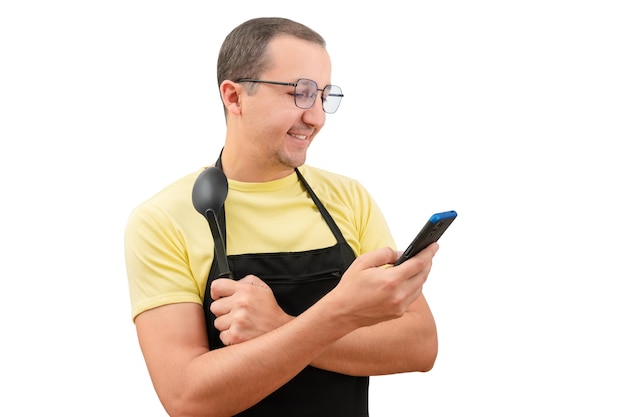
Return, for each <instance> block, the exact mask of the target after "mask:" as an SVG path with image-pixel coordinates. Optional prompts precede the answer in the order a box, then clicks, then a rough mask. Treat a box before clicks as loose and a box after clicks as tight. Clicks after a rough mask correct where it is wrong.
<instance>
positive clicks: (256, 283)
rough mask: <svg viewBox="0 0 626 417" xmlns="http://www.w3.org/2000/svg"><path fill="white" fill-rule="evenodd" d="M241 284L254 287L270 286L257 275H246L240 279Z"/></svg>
mask: <svg viewBox="0 0 626 417" xmlns="http://www.w3.org/2000/svg"><path fill="white" fill-rule="evenodd" d="M239 282H241V283H243V284H249V285H252V286H253V287H261V288H269V287H268V285H267V284H266V283H265V282H263V280H261V279H260V278H259V277H257V276H255V275H246V276H245V277H243V278H242V279H240V280H239Z"/></svg>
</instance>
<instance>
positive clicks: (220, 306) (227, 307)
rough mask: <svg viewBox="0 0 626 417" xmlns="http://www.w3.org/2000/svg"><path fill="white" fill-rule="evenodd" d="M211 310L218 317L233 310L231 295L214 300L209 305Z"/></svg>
mask: <svg viewBox="0 0 626 417" xmlns="http://www.w3.org/2000/svg"><path fill="white" fill-rule="evenodd" d="M209 310H211V313H213V314H215V316H216V317H220V316H223V315H225V314H228V313H230V311H231V310H232V302H231V299H230V298H229V297H222V298H219V299H217V300H214V301H213V302H212V303H211V305H210V306H209Z"/></svg>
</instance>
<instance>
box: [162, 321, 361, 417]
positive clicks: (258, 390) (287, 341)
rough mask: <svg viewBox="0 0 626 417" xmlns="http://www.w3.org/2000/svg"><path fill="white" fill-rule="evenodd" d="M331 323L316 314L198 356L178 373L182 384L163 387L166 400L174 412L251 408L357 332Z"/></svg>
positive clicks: (188, 413) (227, 413) (226, 412)
mask: <svg viewBox="0 0 626 417" xmlns="http://www.w3.org/2000/svg"><path fill="white" fill-rule="evenodd" d="M328 319H329V317H327V315H326V314H325V312H324V311H323V310H322V309H311V310H310V311H307V312H306V313H304V314H302V315H301V316H299V317H298V318H296V319H294V320H291V321H290V322H289V323H287V324H285V325H284V326H281V327H279V328H277V329H275V330H273V331H271V332H268V333H266V334H264V335H262V336H260V337H257V338H255V339H253V340H250V341H248V342H246V343H241V344H235V345H232V346H227V347H225V348H222V349H217V350H212V351H208V352H205V353H202V354H200V355H197V356H196V357H194V358H193V359H192V360H190V361H188V362H187V364H186V365H185V366H184V367H183V369H184V371H183V372H177V376H178V379H177V381H172V382H169V383H167V382H165V381H162V384H164V385H161V384H158V385H159V386H161V387H165V386H167V387H169V388H167V389H166V390H165V391H163V393H164V395H165V396H166V397H167V398H163V397H162V396H161V395H160V397H162V401H163V400H165V401H163V402H164V405H166V408H167V410H168V413H169V414H170V415H173V416H177V415H185V416H191V415H198V416H200V415H203V416H209V415H211V416H230V415H233V414H236V413H237V412H240V411H242V410H243V409H247V408H249V407H250V406H252V405H254V404H255V403H256V402H258V401H260V400H261V399H263V398H265V397H266V396H267V395H269V394H270V393H272V392H273V391H275V390H276V389H277V388H279V387H280V386H282V385H283V384H285V383H286V382H287V381H289V380H290V379H291V378H293V377H294V376H295V375H296V374H297V373H298V372H300V371H301V370H302V369H303V368H304V367H306V366H307V365H308V364H309V363H311V361H312V360H313V359H314V358H315V357H316V356H318V355H319V354H320V353H321V352H322V351H323V350H324V349H325V348H327V347H328V346H329V345H331V344H332V343H333V342H335V341H336V340H338V339H339V338H341V337H342V336H343V335H344V334H346V333H348V332H349V331H352V330H353V328H351V327H350V325H349V324H348V325H346V326H344V325H339V326H336V325H330V324H329V323H332V322H333V320H328ZM279 352H280V353H279ZM176 368H178V369H179V370H180V369H181V367H176ZM162 376H164V377H165V378H168V376H167V375H162ZM165 384H167V385H165ZM165 393H167V394H165Z"/></svg>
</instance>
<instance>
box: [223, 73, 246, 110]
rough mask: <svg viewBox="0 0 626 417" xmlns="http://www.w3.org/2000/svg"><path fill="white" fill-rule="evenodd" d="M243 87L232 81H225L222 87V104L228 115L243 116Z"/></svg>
mask: <svg viewBox="0 0 626 417" xmlns="http://www.w3.org/2000/svg"><path fill="white" fill-rule="evenodd" d="M242 91H243V87H242V86H241V85H240V84H237V83H234V82H232V81H231V80H224V81H223V82H222V85H220V94H221V96H222V103H224V107H225V108H226V111H227V112H228V113H233V114H236V115H239V114H241V92H242Z"/></svg>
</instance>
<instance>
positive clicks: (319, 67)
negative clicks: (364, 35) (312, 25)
mask: <svg viewBox="0 0 626 417" xmlns="http://www.w3.org/2000/svg"><path fill="white" fill-rule="evenodd" d="M268 52H269V54H270V57H271V63H272V66H271V68H270V69H269V70H268V71H266V72H265V73H264V74H262V75H261V76H259V79H261V80H268V81H279V82H289V83H295V82H297V80H298V79H300V78H308V79H311V80H313V81H315V82H316V83H317V85H318V88H320V89H322V88H324V87H325V86H326V85H327V84H330V73H331V63H330V57H329V56H328V53H327V51H326V50H325V49H324V48H323V47H321V46H320V45H317V44H315V43H311V42H307V41H303V40H300V39H297V38H293V37H290V36H280V37H277V38H275V39H274V40H272V41H271V43H270V44H269V45H268ZM320 95H321V92H319V91H318V95H317V98H316V100H315V103H314V104H313V106H312V107H311V108H310V109H302V108H299V107H297V106H296V105H295V102H294V87H291V86H282V85H273V84H262V83H259V84H257V85H256V91H255V92H254V93H253V94H252V95H247V94H246V93H244V94H243V97H242V109H241V110H242V113H241V115H242V120H241V121H242V123H243V126H244V132H245V135H246V139H247V140H246V141H247V146H251V147H252V148H253V149H254V153H255V155H256V158H258V159H257V160H259V161H263V163H264V164H267V168H268V169H272V170H274V169H276V170H285V169H292V168H295V167H298V166H300V165H302V164H303V163H304V162H305V160H306V151H307V149H308V147H309V145H310V144H311V142H312V141H313V138H314V137H315V135H317V133H318V132H319V131H320V129H321V128H322V127H323V126H324V123H325V121H326V114H325V113H324V111H323V110H322V100H321V98H320Z"/></svg>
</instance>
